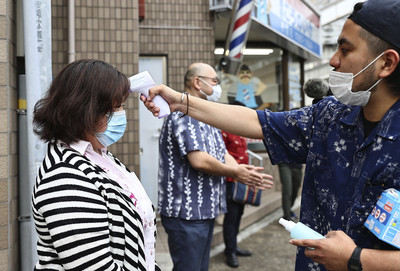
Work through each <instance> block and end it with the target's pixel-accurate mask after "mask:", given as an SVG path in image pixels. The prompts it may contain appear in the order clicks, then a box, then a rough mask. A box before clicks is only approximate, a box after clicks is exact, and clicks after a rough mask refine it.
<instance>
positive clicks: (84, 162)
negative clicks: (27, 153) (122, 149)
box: [32, 143, 146, 271]
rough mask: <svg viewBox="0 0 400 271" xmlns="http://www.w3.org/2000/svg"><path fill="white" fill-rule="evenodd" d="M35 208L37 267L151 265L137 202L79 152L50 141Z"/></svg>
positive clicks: (103, 268)
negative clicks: (136, 205)
mask: <svg viewBox="0 0 400 271" xmlns="http://www.w3.org/2000/svg"><path fill="white" fill-rule="evenodd" d="M109 155H110V156H111V157H113V156H112V154H110V153H109ZM113 158H114V157H113ZM114 159H115V161H116V163H118V164H120V165H121V163H120V162H119V161H118V160H117V159H116V158H114ZM32 208H33V217H34V221H35V225H36V230H37V233H38V236H39V240H38V243H37V251H38V257H39V261H38V263H37V264H36V267H35V270H79V271H82V270H101V271H106V270H146V262H145V254H144V241H143V228H142V222H141V218H140V216H139V214H138V212H137V209H136V207H135V206H134V205H133V203H132V201H131V200H130V198H129V197H127V196H126V195H125V194H124V192H123V189H122V188H121V187H120V186H119V185H118V184H117V183H116V182H115V181H113V180H111V179H109V178H108V177H107V175H106V174H105V172H104V171H103V170H102V169H101V168H100V167H98V166H96V165H95V164H93V163H92V162H90V161H89V160H88V159H87V158H86V157H84V156H82V155H81V154H79V153H78V152H76V151H74V150H71V149H69V148H66V147H63V146H62V145H60V144H58V143H57V144H56V143H49V146H48V151H47V155H46V157H45V159H44V160H43V163H42V165H41V167H40V169H39V172H38V176H37V178H36V184H35V186H34V191H33V195H32Z"/></svg>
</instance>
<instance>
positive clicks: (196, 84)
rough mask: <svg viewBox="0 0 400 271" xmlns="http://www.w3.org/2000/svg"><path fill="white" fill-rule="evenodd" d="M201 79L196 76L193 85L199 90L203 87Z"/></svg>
mask: <svg viewBox="0 0 400 271" xmlns="http://www.w3.org/2000/svg"><path fill="white" fill-rule="evenodd" d="M199 82H200V80H199V77H197V76H196V77H195V78H193V86H194V87H195V88H196V89H197V90H199V89H201V86H200V83H199Z"/></svg>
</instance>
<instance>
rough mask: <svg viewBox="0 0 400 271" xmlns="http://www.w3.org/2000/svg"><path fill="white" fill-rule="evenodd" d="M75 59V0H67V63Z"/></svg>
mask: <svg viewBox="0 0 400 271" xmlns="http://www.w3.org/2000/svg"><path fill="white" fill-rule="evenodd" d="M74 61H75V0H69V1H68V63H71V62H74Z"/></svg>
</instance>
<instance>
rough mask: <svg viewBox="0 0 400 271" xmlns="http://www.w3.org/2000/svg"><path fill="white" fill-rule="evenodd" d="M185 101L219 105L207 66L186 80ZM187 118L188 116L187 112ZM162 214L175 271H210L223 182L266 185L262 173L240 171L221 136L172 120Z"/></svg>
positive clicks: (164, 146)
mask: <svg viewBox="0 0 400 271" xmlns="http://www.w3.org/2000/svg"><path fill="white" fill-rule="evenodd" d="M185 91H186V94H182V96H181V100H182V102H183V100H188V99H189V97H188V95H189V94H190V99H191V98H192V97H199V98H202V99H208V100H211V101H214V102H216V101H217V100H218V98H219V97H220V91H221V89H220V87H219V80H218V77H217V74H216V72H215V70H214V69H213V68H212V67H211V66H210V65H208V64H204V63H194V64H192V65H190V67H189V68H188V70H187V72H186V75H185ZM184 112H186V113H187V111H184ZM159 151H160V167H159V193H158V211H159V212H160V214H161V222H162V224H163V226H164V228H165V230H166V232H167V234H168V246H169V250H170V254H171V258H172V261H173V263H174V268H173V270H177V271H181V270H182V271H187V270H193V271H207V270H208V263H209V255H210V248H211V240H212V236H213V229H214V220H215V218H216V217H217V216H218V215H219V214H221V213H225V212H226V199H225V177H224V176H229V177H233V178H235V179H237V180H240V181H242V182H257V183H259V182H265V185H262V186H263V187H267V186H268V187H270V185H271V184H272V183H271V182H270V181H268V180H269V179H270V178H271V176H269V175H267V174H264V173H259V171H260V170H262V168H259V167H253V166H249V165H239V164H238V163H237V162H236V160H235V159H234V158H233V157H232V156H231V155H230V154H229V153H228V152H227V150H226V148H225V144H224V141H223V139H222V136H221V132H220V131H219V130H217V129H216V128H214V127H212V126H210V125H208V124H205V123H203V122H200V121H198V120H195V119H193V118H191V117H189V116H184V115H183V114H182V113H180V112H174V113H172V114H170V115H169V116H168V117H167V118H166V119H165V122H164V124H163V127H162V130H161V135H160V141H159Z"/></svg>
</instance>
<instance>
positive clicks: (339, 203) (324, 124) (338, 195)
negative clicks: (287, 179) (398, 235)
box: [257, 97, 400, 270]
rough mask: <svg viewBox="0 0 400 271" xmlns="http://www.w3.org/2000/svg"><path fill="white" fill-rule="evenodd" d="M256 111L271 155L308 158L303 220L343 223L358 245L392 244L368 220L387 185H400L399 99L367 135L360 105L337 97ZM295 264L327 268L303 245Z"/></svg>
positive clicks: (324, 225) (325, 227) (323, 228)
mask: <svg viewBox="0 0 400 271" xmlns="http://www.w3.org/2000/svg"><path fill="white" fill-rule="evenodd" d="M257 113H258V116H259V120H260V124H261V126H262V130H263V133H264V144H265V146H266V148H267V150H268V153H269V155H270V159H271V161H272V162H273V163H275V164H276V163H288V162H295V163H305V164H306V169H305V176H304V184H303V190H302V203H301V210H300V217H301V221H302V222H303V223H304V224H306V225H308V226H310V227H311V228H313V229H315V230H316V231H318V232H320V233H321V234H323V235H325V234H327V233H328V231H331V230H338V229H340V230H343V231H344V232H346V233H347V234H348V235H349V236H350V237H351V238H352V239H353V240H354V241H355V242H356V244H357V245H358V246H361V247H364V248H382V249H388V247H389V246H388V245H386V244H385V243H383V242H381V241H379V240H378V239H377V238H376V237H375V236H374V235H372V234H371V233H370V232H369V230H368V229H366V228H365V227H364V226H363V224H364V222H365V220H366V219H367V217H368V215H369V213H370V212H371V210H372V209H373V207H374V206H375V204H376V202H377V200H378V198H379V196H380V194H381V193H382V191H383V190H385V189H387V188H395V189H397V190H400V140H399V135H400V102H399V101H398V102H397V103H396V104H395V105H393V106H392V108H391V109H390V110H389V111H388V112H387V113H386V115H385V116H384V118H383V119H382V120H381V122H380V123H379V124H378V126H377V127H375V129H374V130H373V131H372V132H371V134H369V136H368V137H367V138H366V139H364V129H363V120H362V116H361V114H362V109H361V107H355V106H346V105H343V104H341V103H340V102H338V101H337V100H336V99H335V98H333V97H329V98H325V99H324V100H322V101H321V102H319V103H318V104H316V105H313V106H311V107H306V108H302V109H299V110H294V111H289V112H280V113H273V112H270V111H258V112H257ZM389 249H390V247H389ZM296 270H325V268H324V267H323V266H322V265H319V264H316V263H314V262H313V261H312V260H311V259H309V258H307V257H305V256H304V251H303V249H299V251H298V255H297V260H296Z"/></svg>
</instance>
